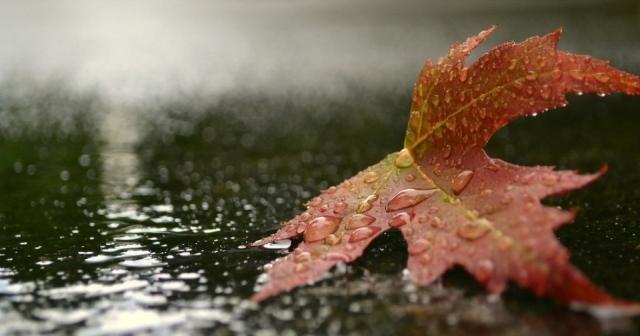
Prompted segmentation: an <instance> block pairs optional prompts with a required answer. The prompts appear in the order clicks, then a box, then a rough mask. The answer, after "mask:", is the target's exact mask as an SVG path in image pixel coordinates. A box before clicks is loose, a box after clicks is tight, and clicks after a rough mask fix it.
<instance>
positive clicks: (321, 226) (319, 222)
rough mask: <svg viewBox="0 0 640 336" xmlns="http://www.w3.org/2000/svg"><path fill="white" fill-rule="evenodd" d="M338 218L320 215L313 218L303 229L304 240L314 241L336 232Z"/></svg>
mask: <svg viewBox="0 0 640 336" xmlns="http://www.w3.org/2000/svg"><path fill="white" fill-rule="evenodd" d="M339 223H340V218H338V217H329V216H321V217H316V218H314V219H313V220H312V221H311V222H309V225H308V226H307V228H306V229H305V231H304V241H306V242H314V241H318V240H322V239H324V238H326V237H327V236H328V235H330V234H332V233H334V232H336V230H337V229H338V224H339Z"/></svg>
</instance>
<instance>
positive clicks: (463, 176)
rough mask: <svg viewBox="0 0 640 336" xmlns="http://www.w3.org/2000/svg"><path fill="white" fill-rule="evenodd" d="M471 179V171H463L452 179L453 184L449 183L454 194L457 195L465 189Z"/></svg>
mask: <svg viewBox="0 0 640 336" xmlns="http://www.w3.org/2000/svg"><path fill="white" fill-rule="evenodd" d="M472 177H473V172H472V171H471V170H463V171H461V172H460V174H458V175H456V177H454V178H453V182H452V183H451V189H452V190H453V192H454V193H455V194H459V193H460V192H462V190H464V188H466V187H467V185H468V184H469V181H471V178H472Z"/></svg>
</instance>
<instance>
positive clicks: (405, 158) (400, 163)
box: [394, 148, 413, 168]
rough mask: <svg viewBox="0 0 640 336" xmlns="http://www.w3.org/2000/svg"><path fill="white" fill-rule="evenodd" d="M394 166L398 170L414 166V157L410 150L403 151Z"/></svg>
mask: <svg viewBox="0 0 640 336" xmlns="http://www.w3.org/2000/svg"><path fill="white" fill-rule="evenodd" d="M394 164H395V165H396V167H398V168H407V167H410V166H411V165H412V164H413V157H411V153H409V150H408V149H406V148H405V149H403V150H401V151H400V153H399V154H398V156H397V157H396V159H395V161H394Z"/></svg>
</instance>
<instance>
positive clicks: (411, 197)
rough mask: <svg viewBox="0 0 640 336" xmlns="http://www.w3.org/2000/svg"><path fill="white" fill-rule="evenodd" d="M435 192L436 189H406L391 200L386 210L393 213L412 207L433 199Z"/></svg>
mask: <svg viewBox="0 0 640 336" xmlns="http://www.w3.org/2000/svg"><path fill="white" fill-rule="evenodd" d="M435 192H436V190H435V189H404V190H402V191H400V192H398V193H397V194H396V195H395V196H393V197H392V198H391V200H390V201H389V203H387V207H386V210H387V212H392V211H396V210H401V209H406V208H408V207H412V206H414V205H416V204H419V203H420V202H423V201H424V200H426V199H427V198H429V197H431V195H433V194H434V193H435Z"/></svg>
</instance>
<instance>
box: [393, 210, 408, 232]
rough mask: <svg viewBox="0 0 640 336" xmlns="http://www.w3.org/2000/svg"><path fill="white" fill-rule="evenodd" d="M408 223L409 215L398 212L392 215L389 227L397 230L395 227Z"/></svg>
mask: <svg viewBox="0 0 640 336" xmlns="http://www.w3.org/2000/svg"><path fill="white" fill-rule="evenodd" d="M410 221H411V215H409V214H408V213H406V212H400V213H397V214H395V215H393V217H391V219H390V220H389V226H391V227H394V228H397V227H401V226H403V225H406V224H407V223H409V222H410Z"/></svg>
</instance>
